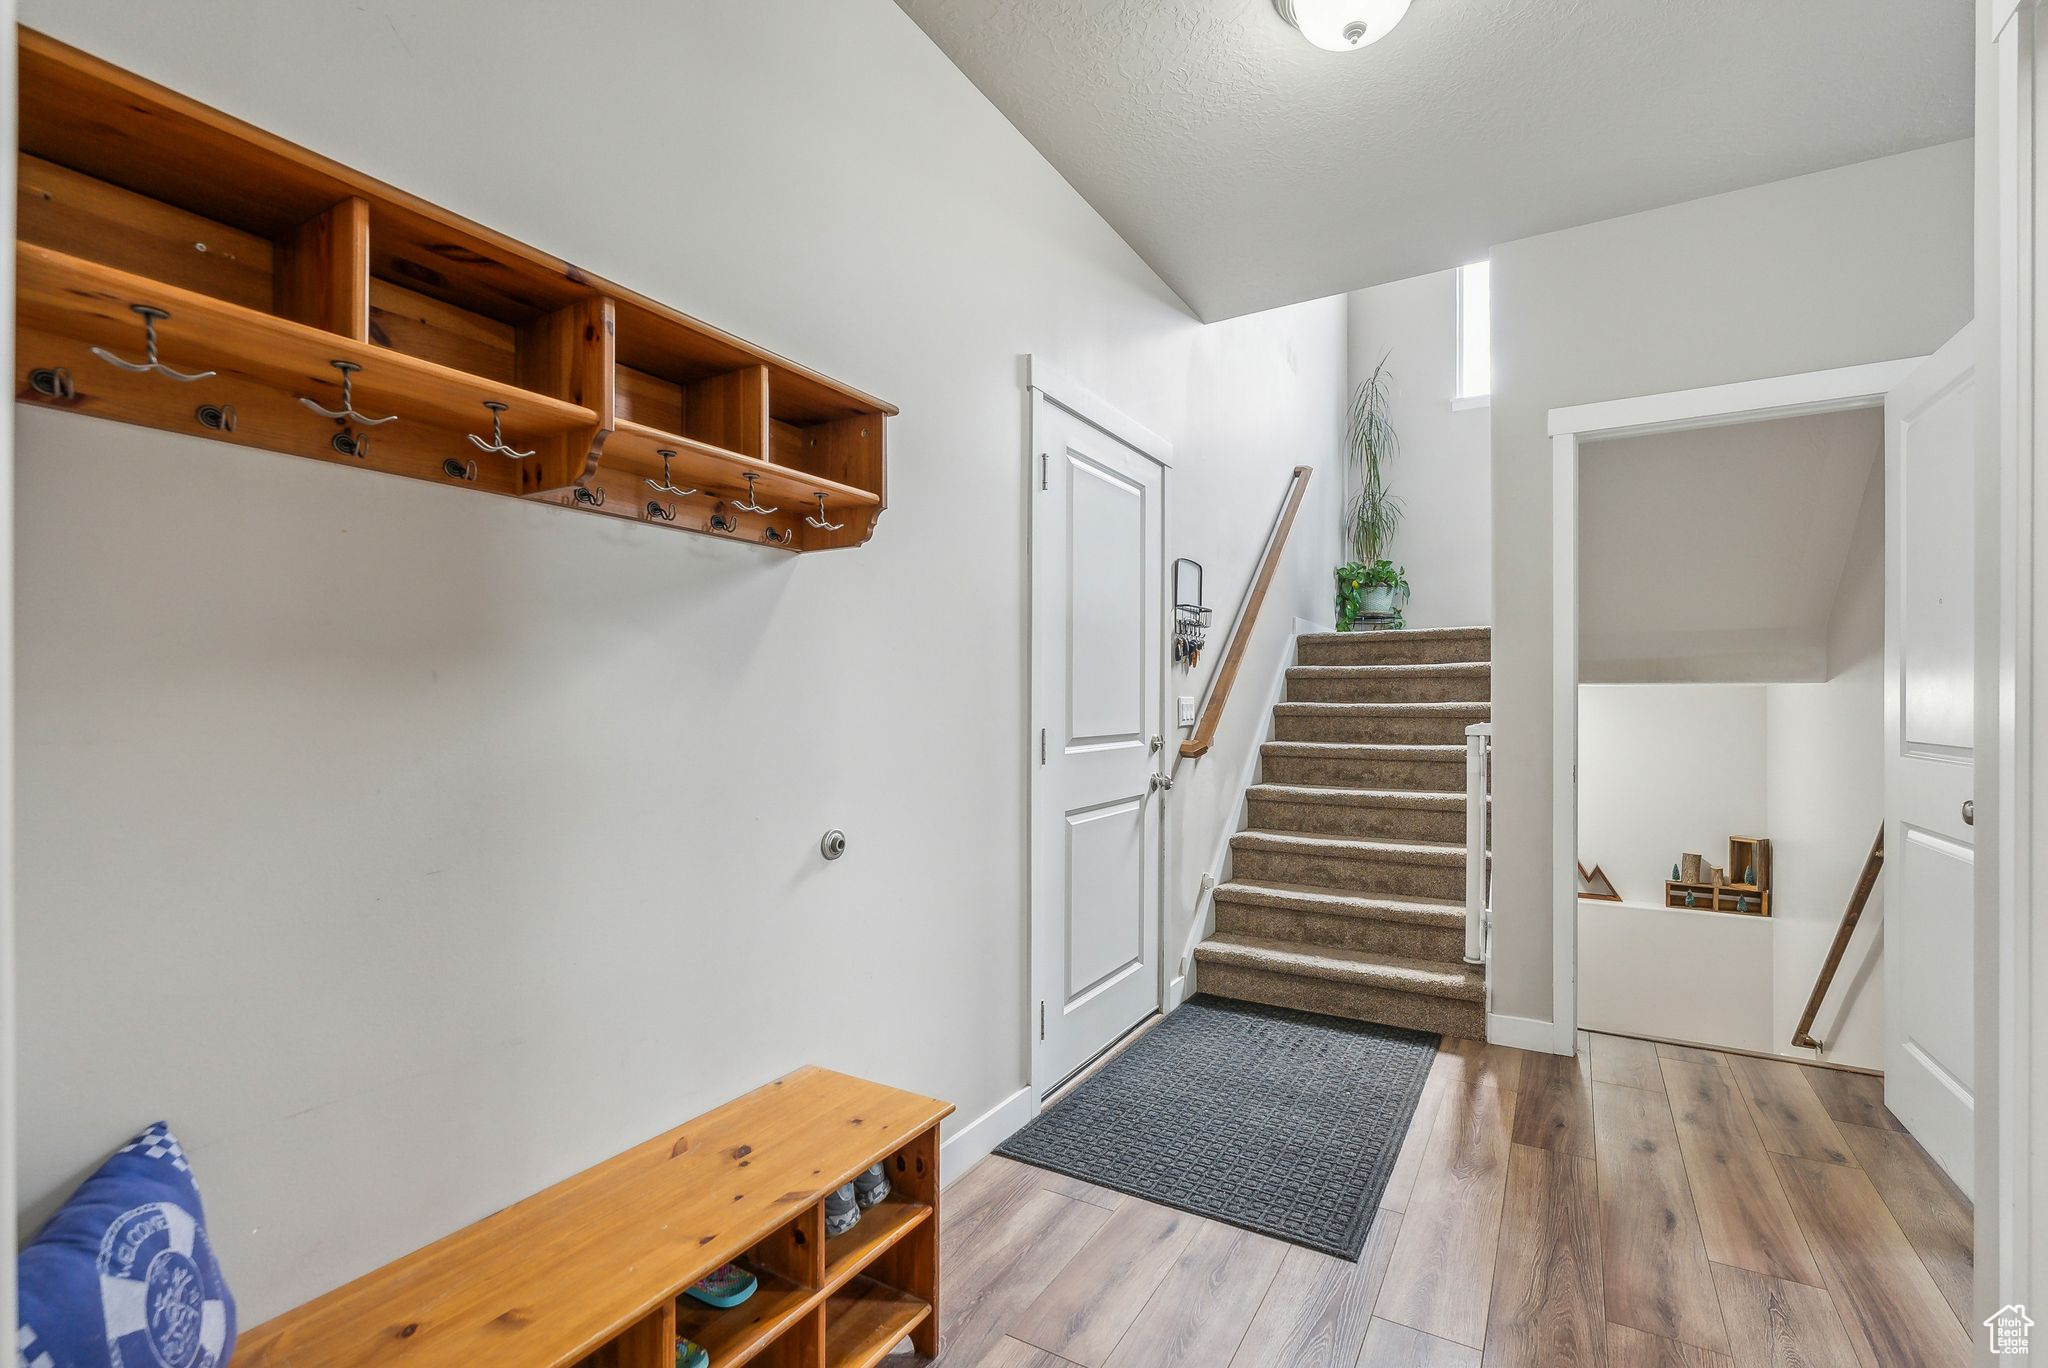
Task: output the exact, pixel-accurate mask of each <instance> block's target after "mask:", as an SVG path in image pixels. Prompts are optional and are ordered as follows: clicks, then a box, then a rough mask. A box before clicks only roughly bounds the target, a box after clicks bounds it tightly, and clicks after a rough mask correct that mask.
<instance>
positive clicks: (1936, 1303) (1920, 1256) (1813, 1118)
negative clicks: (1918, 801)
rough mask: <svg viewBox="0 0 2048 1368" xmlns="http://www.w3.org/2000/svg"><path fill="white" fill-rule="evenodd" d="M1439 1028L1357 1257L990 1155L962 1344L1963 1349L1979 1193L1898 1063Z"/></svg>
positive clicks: (954, 1301)
mask: <svg viewBox="0 0 2048 1368" xmlns="http://www.w3.org/2000/svg"><path fill="white" fill-rule="evenodd" d="M1591 1045H1592V1048H1591V1049H1590V1051H1588V1052H1587V1053H1586V1054H1584V1055H1581V1056H1580V1058H1578V1059H1577V1060H1570V1059H1564V1058H1560V1057H1555V1056H1550V1055H1534V1054H1525V1053H1523V1052H1522V1051H1519V1050H1511V1049H1508V1048H1506V1047H1505V1046H1499V1045H1482V1044H1478V1043H1476V1042H1472V1041H1454V1042H1450V1043H1448V1044H1447V1046H1446V1048H1445V1049H1444V1050H1443V1051H1442V1052H1441V1053H1440V1054H1439V1055H1438V1056H1437V1061H1436V1064H1435V1066H1434V1068H1433V1069H1432V1071H1431V1074H1430V1078H1429V1082H1428V1085H1427V1086H1426V1087H1425V1088H1424V1090H1423V1094H1422V1100H1421V1103H1420V1105H1419V1106H1418V1107H1417V1109H1416V1113H1415V1121H1414V1123H1413V1125H1411V1126H1410V1128H1409V1131H1408V1136H1407V1139H1406V1140H1405V1142H1404V1143H1403V1146H1402V1151H1401V1156H1400V1160H1399V1163H1398V1164H1397V1166H1396V1168H1395V1172H1394V1175H1393V1178H1392V1180H1391V1181H1390V1182H1389V1184H1388V1187H1387V1193H1386V1197H1385V1199H1384V1200H1383V1201H1382V1202H1381V1206H1380V1213H1379V1217H1378V1219H1377V1220H1376V1221H1375V1223H1374V1225H1373V1229H1372V1235H1371V1238H1370V1239H1369V1240H1368V1241H1367V1243H1366V1248H1365V1254H1364V1256H1363V1257H1362V1258H1361V1259H1360V1260H1359V1261H1358V1262H1357V1263H1355V1264H1354V1263H1347V1262H1345V1261H1344V1260H1341V1259H1333V1258H1329V1257H1327V1256H1325V1255H1322V1254H1316V1253H1312V1252H1310V1251H1308V1250H1305V1249H1300V1248H1297V1247H1295V1246H1292V1245H1288V1244H1283V1243H1281V1242H1279V1241H1276V1240H1270V1239H1267V1238H1265V1237H1264V1236H1260V1235H1252V1234H1248V1233H1246V1232H1244V1231H1240V1230H1236V1229H1233V1228H1232V1227H1229V1226H1225V1225H1219V1224H1217V1223H1215V1222H1212V1221H1206V1220H1203V1219H1201V1218H1199V1217H1194V1216H1189V1215H1186V1214H1184V1213H1181V1212H1177V1211H1172V1210H1169V1209H1167V1208H1164V1207H1160V1206H1155V1205H1153V1204H1152V1203H1149V1202H1144V1201H1140V1200H1138V1199H1137V1198H1134V1197H1124V1196H1120V1195H1118V1194H1117V1193H1114V1192H1110V1191H1107V1190H1105V1189H1103V1188H1099V1187H1096V1186H1094V1185H1092V1184H1089V1183H1082V1182H1077V1181H1075V1180H1074V1179H1071V1178H1063V1177H1060V1176H1058V1175H1056V1174H1051V1173H1046V1172H1043V1171H1041V1170H1039V1169H1033V1168H1027V1167H1025V1166H1024V1165H1021V1164H1016V1163H1012V1162H1010V1161H1009V1160H1007V1159H1001V1158H991V1159H988V1160H986V1161H984V1162H983V1163H981V1164H979V1165H977V1166H976V1167H975V1168H974V1169H973V1170H972V1171H971V1172H969V1173H967V1174H966V1175H964V1176H963V1177H962V1178H960V1180H959V1181H958V1182H956V1183H954V1184H953V1186H951V1187H950V1188H948V1189H947V1190H946V1200H945V1204H944V1220H943V1228H942V1248H943V1254H942V1258H943V1267H944V1269H945V1301H944V1307H943V1309H944V1324H943V1342H944V1349H943V1352H942V1354H941V1356H940V1359H939V1362H940V1363H943V1364H946V1365H949V1368H973V1365H989V1366H990V1368H1071V1366H1073V1365H1078V1366H1079V1368H1168V1365H1176V1366H1178V1365H1204V1366H1206V1368H1354V1365H1355V1366H1356V1368H1482V1366H1483V1368H1520V1366H1522V1365H1528V1368H1572V1366H1573V1365H1594V1366H1597V1365H1606V1366H1607V1368H1667V1366H1668V1368H1790V1366H1791V1365H1801V1366H1802V1368H1859V1365H1860V1368H1944V1365H1948V1364H1962V1363H1966V1362H1968V1361H1969V1360H1970V1342H1969V1337H1968V1334H1967V1332H1966V1331H1965V1330H1964V1328H1963V1327H1964V1324H1965V1319H1964V1318H1965V1316H1966V1315H1967V1313H1968V1310H1969V1306H1970V1241H1971V1235H1970V1210H1969V1206H1968V1204H1967V1203H1966V1202H1965V1201H1964V1200H1963V1198H1962V1196H1961V1194H1960V1193H1958V1192H1957V1191H1956V1190H1955V1188H1954V1187H1953V1186H1952V1185H1951V1184H1950V1183H1949V1182H1948V1181H1947V1180H1946V1179H1945V1178H1944V1177H1943V1176H1942V1175H1941V1174H1940V1172H1939V1171H1938V1170H1936V1169H1935V1167H1934V1165H1933V1163H1932V1162H1931V1161H1930V1160H1929V1159H1928V1158H1927V1156H1926V1155H1925V1154H1924V1153H1923V1152H1922V1151H1921V1149H1920V1147H1919V1146H1918V1145H1916V1144H1914V1143H1913V1141H1912V1139H1911V1137H1909V1136H1907V1135H1905V1134H1904V1133H1903V1131H1902V1130H1901V1129H1900V1128H1899V1126H1898V1123H1897V1122H1896V1121H1894V1120H1893V1119H1892V1117H1891V1114H1890V1113H1888V1112H1887V1111H1885V1109H1884V1105H1883V1100H1882V1089H1881V1085H1880V1084H1879V1082H1878V1080H1876V1079H1874V1078H1869V1077H1866V1076H1862V1075H1856V1074H1847V1073H1842V1072H1840V1071H1837V1070H1827V1069H1817V1068H1808V1067H1806V1066H1804V1065H1800V1064H1795V1063H1789V1062H1784V1061H1775V1060H1758V1059H1748V1058H1743V1057H1739V1056H1735V1055H1726V1054H1721V1053H1718V1052H1715V1051H1712V1050H1698V1049H1690V1048H1683V1047H1677V1046H1668V1045H1652V1044H1650V1043H1648V1042H1645V1041H1639V1040H1624V1039H1621V1038H1619V1037H1612V1036H1595V1037H1593V1038H1592V1041H1591Z"/></svg>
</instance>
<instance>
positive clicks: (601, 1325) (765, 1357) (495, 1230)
mask: <svg viewBox="0 0 2048 1368" xmlns="http://www.w3.org/2000/svg"><path fill="white" fill-rule="evenodd" d="M952 1110H953V1109H952V1108H951V1107H950V1106H948V1105H946V1104H945V1103H943V1102H937V1101H934V1100H933V1099H931V1098H928V1097H919V1096H917V1095H916V1094H913V1093H907V1092H901V1091H898V1090H897V1089H894V1088H887V1087H883V1086H881V1085H879V1084H875V1083H869V1082H865V1081H863V1080H861V1079H858V1078H852V1077H849V1076H847V1075H845V1074H839V1073H833V1072H831V1071H829V1070H825V1069H817V1068H807V1069H801V1070H798V1071H797V1072H796V1073H793V1074H790V1075H788V1076H787V1077H784V1078H780V1079H777V1080H776V1081H774V1082H773V1083H770V1084H768V1085H767V1086H765V1087H762V1088H758V1089H756V1090H755V1091H753V1092H751V1093H748V1094H747V1095H746V1096H744V1097H741V1098H738V1099H736V1100H734V1101H732V1102H728V1103H726V1104H725V1105H724V1106H722V1107H719V1108H716V1109H715V1110H713V1111H710V1112H708V1113H706V1114H705V1115H703V1116H700V1117H698V1118H696V1119H695V1120H693V1121H690V1122H688V1123H686V1124H685V1125H683V1126H680V1127H678V1128H677V1129H675V1130H672V1131H669V1132H667V1133H666V1134H663V1135H659V1136H656V1137H654V1138H653V1139H651V1140H649V1141H647V1142H646V1143H645V1144H642V1145H638V1146H635V1147H634V1148H632V1149H630V1150H627V1151H626V1152H625V1153H624V1154H621V1155H618V1156H616V1157H614V1158H612V1159H608V1160H606V1161H605V1162H604V1163H602V1164H599V1165H597V1166H596V1167H595V1168H592V1169H587V1170H585V1171H584V1172H582V1173H579V1174H576V1175H575V1176H573V1177H570V1178H568V1179H565V1180H564V1181H563V1182H561V1183H558V1184H556V1185H555V1186H554V1187H551V1188H549V1189H547V1190H546V1191H544V1192H541V1193H537V1194H535V1195H534V1196H532V1197H529V1198H527V1199H526V1200H525V1201H522V1202H518V1203H515V1204H514V1205H512V1206H509V1207H507V1208H505V1209H504V1210H502V1211H500V1212H498V1213H497V1214H496V1215H493V1216H489V1217H487V1218H485V1219H484V1220H482V1221H479V1222H478V1223H477V1224H475V1225H473V1226H469V1227H467V1228H465V1229H463V1230H458V1231H456V1232H455V1233H454V1234H452V1235H449V1236H447V1237H446V1238H444V1239H441V1240H439V1241H436V1242H435V1243H433V1244H431V1245H428V1246H427V1247H426V1248H424V1249H421V1250H417V1251H415V1252H414V1253H412V1254H409V1255H407V1256H405V1257H404V1258H402V1259H400V1260H398V1261H397V1262H395V1263H392V1264H388V1265H386V1266H385V1267H383V1268H380V1269H376V1270H374V1271H372V1272H370V1273H368V1274H365V1275H364V1276H363V1277H361V1278H358V1279H357V1280H356V1281H354V1282H352V1283H350V1284H348V1285H347V1286H346V1287H342V1288H338V1289H336V1290H335V1291H332V1292H329V1293H327V1294H326V1295H325V1296H322V1297H319V1298H317V1299H315V1300H313V1301H311V1302H308V1303H307V1304H306V1305H304V1306H301V1307H299V1308H298V1309H296V1310H294V1311H288V1312H286V1313H285V1314H284V1315H282V1316H279V1317H277V1318H276V1319H274V1320H271V1321H268V1322H266V1323H264V1324H262V1325H259V1326H257V1327H255V1328H254V1329H252V1330H248V1331H245V1332H243V1334H242V1336H241V1339H240V1343H239V1344H238V1345H237V1346H236V1350H235V1360H234V1368H368V1366H369V1365H373V1364H374V1365H396V1368H475V1365H478V1364H486V1363H503V1364H521V1365H531V1368H574V1366H576V1365H586V1364H590V1365H596V1366H597V1368H673V1365H674V1362H675V1336H676V1333H677V1328H678V1326H681V1327H682V1333H685V1334H690V1335H692V1337H693V1338H695V1337H696V1336H697V1335H698V1334H702V1335H703V1336H704V1337H705V1338H703V1339H700V1340H699V1343H702V1344H704V1345H705V1347H706V1348H707V1349H713V1348H714V1346H715V1349H714V1352H713V1354H712V1363H713V1368H727V1365H729V1364H737V1363H741V1362H746V1361H749V1360H751V1361H753V1362H756V1363H759V1364H764V1365H769V1366H770V1368H783V1365H785V1364H788V1365H800V1366H801V1368H818V1365H819V1364H820V1363H821V1361H822V1362H833V1363H837V1362H840V1361H841V1360H840V1359H833V1358H830V1357H829V1356H828V1357H824V1358H822V1359H821V1355H823V1354H824V1353H825V1350H824V1348H823V1346H824V1345H825V1344H826V1343H827V1342H829V1343H831V1344H834V1345H838V1346H841V1348H842V1350H843V1353H844V1355H845V1356H846V1357H845V1359H844V1361H846V1362H860V1363H871V1362H873V1361H874V1357H875V1356H878V1354H879V1353H886V1352H887V1349H888V1348H889V1347H892V1346H893V1345H895V1344H896V1343H897V1342H899V1341H900V1340H901V1339H902V1337H903V1336H904V1335H905V1334H909V1335H910V1336H911V1342H912V1345H913V1346H914V1347H915V1348H916V1350H917V1352H919V1353H920V1354H923V1355H925V1356H927V1357H935V1356H936V1355H937V1353H938V1323H937V1320H936V1318H934V1317H933V1316H932V1314H931V1312H932V1310H933V1309H934V1308H935V1307H936V1306H937V1305H938V1301H939V1278H938V1220H937V1219H936V1218H937V1214H938V1202H939V1188H938V1174H939V1168H938V1133H939V1132H938V1128H939V1123H940V1121H942V1120H943V1119H944V1118H945V1117H946V1116H948V1115H949V1114H951V1112H952ZM877 1163H880V1164H883V1165H885V1166H886V1169H887V1171H888V1173H889V1175H890V1181H891V1183H892V1184H893V1185H894V1186H895V1188H896V1190H897V1191H898V1193H899V1194H900V1196H901V1200H902V1201H903V1202H905V1203H909V1204H917V1205H922V1206H923V1207H925V1208H926V1209H927V1214H926V1215H925V1217H924V1218H923V1219H921V1220H918V1221H916V1222H915V1223H913V1224H910V1225H909V1226H908V1227H907V1228H906V1229H903V1230H902V1231H901V1232H900V1233H898V1234H897V1235H896V1238H895V1239H894V1241H893V1243H890V1244H889V1245H888V1247H887V1248H885V1249H881V1250H879V1251H878V1252H877V1253H876V1255H875V1256H874V1257H873V1259H872V1261H871V1262H869V1263H868V1264H867V1266H866V1270H865V1271H864V1272H863V1273H861V1274H859V1275H856V1276H852V1277H849V1278H848V1280H847V1281H846V1283H845V1284H844V1285H843V1286H841V1287H839V1288H838V1289H837V1290H832V1289H829V1288H828V1286H827V1281H826V1260H827V1251H826V1241H825V1239H824V1200H825V1196H826V1194H827V1193H830V1192H832V1191H834V1190H836V1189H837V1188H839V1187H841V1186H843V1185H844V1184H846V1183H849V1182H851V1181H852V1180H853V1178H854V1175H856V1174H858V1173H861V1172H863V1171H865V1170H866V1169H868V1168H870V1167H872V1166H873V1165H875V1164H877ZM866 1219H867V1218H866V1217H863V1223H865V1221H866ZM856 1229H858V1227H856ZM735 1260H740V1261H743V1262H744V1263H746V1265H747V1266H748V1267H750V1268H752V1269H753V1270H754V1272H755V1274H756V1276H757V1277H759V1278H760V1280H761V1287H760V1290H758V1291H757V1292H756V1293H755V1294H754V1296H753V1297H752V1298H750V1299H749V1300H748V1301H747V1302H745V1303H742V1304H741V1305H740V1306H739V1307H734V1308H730V1309H728V1310H725V1311H713V1310H712V1309H711V1308H706V1307H703V1306H701V1305H700V1304H698V1303H696V1302H694V1301H689V1300H687V1299H683V1300H681V1301H680V1302H679V1299H681V1298H682V1297H683V1289H685V1288H687V1287H689V1286H690V1285H691V1284H692V1283H694V1282H696V1281H697V1280H698V1279H699V1278H702V1277H703V1276H704V1275H705V1274H707V1273H709V1272H711V1271H712V1270H713V1269H715V1268H717V1267H719V1266H720V1265H721V1264H725V1263H730V1262H733V1261H735ZM892 1332H893V1335H894V1337H893V1338H890V1339H889V1340H888V1342H887V1344H884V1345H882V1346H881V1348H880V1350H879V1351H877V1350H876V1349H875V1346H876V1345H877V1344H878V1343H879V1341H880V1337H882V1336H885V1335H889V1334H891V1333H892Z"/></svg>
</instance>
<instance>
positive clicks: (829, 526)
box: [804, 494, 846, 532]
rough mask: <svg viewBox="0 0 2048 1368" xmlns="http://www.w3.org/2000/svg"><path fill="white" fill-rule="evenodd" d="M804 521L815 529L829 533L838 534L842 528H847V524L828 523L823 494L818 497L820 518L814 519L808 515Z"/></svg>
mask: <svg viewBox="0 0 2048 1368" xmlns="http://www.w3.org/2000/svg"><path fill="white" fill-rule="evenodd" d="M804 521H805V522H807V523H809V524H810V525H811V526H813V527H822V528H824V529H825V530H826V531H827V532H837V531H838V530H839V529H840V528H842V527H844V526H846V524H845V523H836V522H827V521H826V520H825V496H824V495H823V494H820V495H819V496H818V516H817V517H815V518H813V517H811V516H810V515H809V514H806V515H805V516H804Z"/></svg>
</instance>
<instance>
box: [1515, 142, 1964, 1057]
mask: <svg viewBox="0 0 2048 1368" xmlns="http://www.w3.org/2000/svg"><path fill="white" fill-rule="evenodd" d="M1971 170H1972V159H1971V149H1970V146H1969V145H1968V144H1967V143H1957V144H1951V145H1948V146H1945V147H1935V148H1928V149H1925V150H1923V151H1918V152H1909V153H1905V154H1903V155H1900V156H1896V157H1887V158H1883V159H1881V160H1878V161H1873V162H1866V163H1863V164H1861V165H1857V166H1849V167H1844V168H1841V169H1839V170H1835V171H1827V172H1822V173H1820V174H1817V175H1812V176H1804V177H1800V178H1798V179H1795V180H1789V181H1782V182H1778V183H1776V184H1772V185H1763V186H1757V187H1754V188H1752V189H1748V190H1740V191H1736V192H1734V193H1731V194H1727V195H1719V196H1715V197H1713V198H1710V199H1703V200H1696V201H1693V202H1691V203H1689V204H1680V205H1674V206H1671V207H1670V208H1666V209H1658V210H1653V211H1651V212H1649V213H1645V214H1637V215H1632V216H1630V217H1627V218H1620V219H1613V220H1609V221H1607V222H1604V223H1596V224H1591V225H1588V226H1586V227H1583V228H1574V229H1570V230H1567V231H1565V232H1560V233H1552V234H1548V235H1546V236H1543V237H1536V238H1528V239H1524V240H1522V241H1520V242H1512V243H1506V244H1503V245H1501V246H1498V247H1496V248H1495V249H1494V251H1493V253H1492V259H1493V311H1494V318H1493V347H1494V377H1495V379H1494V394H1493V410H1492V412H1493V446H1492V463H1493V494H1494V498H1493V534H1494V566H1493V581H1494V609H1495V631H1494V704H1493V711H1494V728H1495V739H1494V889H1495V894H1494V964H1493V989H1494V1002H1493V1010H1494V1011H1496V1012H1498V1013H1501V1014H1503V1015H1507V1016H1519V1017H1525V1018H1533V1019H1537V1020H1549V1019H1550V1015H1551V1009H1550V996H1551V970H1552V953H1551V950H1552V936H1551V908H1552V900H1553V896H1554V892H1555V888H1556V884H1555V881H1554V880H1553V878H1552V869H1551V850H1550V839H1551V725H1552V724H1551V687H1552V685H1551V679H1552V661H1551V575H1550V567H1551V555H1552V537H1551V523H1550V518H1549V516H1548V510H1549V508H1550V497H1551V488H1550V485H1551V460H1550V440H1549V437H1548V435H1547V432H1548V415H1549V411H1550V410H1551V409H1552V408H1555V407H1559V406H1562V405H1569V404H1581V403H1593V402H1596V401H1599V400H1605V399H1617V398H1623V397H1626V396H1629V395H1638V394H1656V393H1661V392H1664V391H1669V390H1679V389H1689V388H1693V387H1697V386H1702V385H1713V384H1721V383H1727V382H1731V381H1735V380H1745V379H1755V378H1759V377H1763V376H1771V375H1788V374H1796V373H1798V372H1802V371H1810V370H1822V369H1826V368H1829V367H1834V366H1846V365H1854V364H1857V363H1861V362H1869V361H1880V360H1887V359H1891V358H1895V357H1901V356H1916V355H1922V354H1925V353H1927V352H1931V351H1933V350H1934V349H1935V348H1936V347H1938V346H1939V345H1941V343H1942V342H1944V341H1946V340H1947V339H1948V338H1949V337H1950V336H1952V335H1953V334H1954V333H1955V332H1956V331H1957V330H1958V329H1959V328H1961V327H1962V326H1963V325H1964V324H1965V323H1967V322H1968V321H1969V318H1970V313H1971V266H1972V261H1971V208H1972V205H1971ZM1567 872H1568V871H1567Z"/></svg>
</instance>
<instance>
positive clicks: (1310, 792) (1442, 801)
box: [1245, 784, 1465, 812]
mask: <svg viewBox="0 0 2048 1368" xmlns="http://www.w3.org/2000/svg"><path fill="white" fill-rule="evenodd" d="M1245 797H1247V798H1261V799H1265V800H1266V801H1268V802H1282V803H1323V804H1329V805H1332V806H1336V807H1404V808H1447V809H1456V810H1457V811H1459V812H1463V811H1464V810H1465V793H1464V790H1462V789H1382V788H1335V787H1332V786H1330V785H1327V784H1253V785H1252V786H1251V787H1250V788H1248V789H1246V790H1245Z"/></svg>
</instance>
